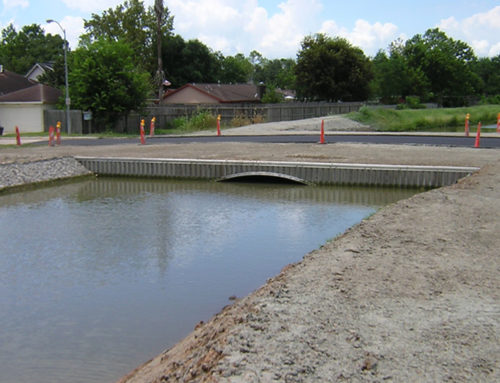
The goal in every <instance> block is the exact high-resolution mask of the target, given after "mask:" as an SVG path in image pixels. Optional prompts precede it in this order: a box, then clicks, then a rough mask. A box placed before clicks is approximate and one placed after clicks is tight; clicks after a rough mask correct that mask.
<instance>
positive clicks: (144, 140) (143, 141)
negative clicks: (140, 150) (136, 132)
mask: <svg viewBox="0 0 500 383" xmlns="http://www.w3.org/2000/svg"><path fill="white" fill-rule="evenodd" d="M141 144H142V145H144V144H146V137H144V120H141Z"/></svg>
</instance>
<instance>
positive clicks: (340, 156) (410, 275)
mask: <svg viewBox="0 0 500 383" xmlns="http://www.w3.org/2000/svg"><path fill="white" fill-rule="evenodd" d="M65 155H100V156H127V157H134V156H137V157H171V158H219V159H267V160H293V161H297V160H301V161H308V160H309V161H328V162H355V163H389V164H414V165H466V166H480V167H481V168H482V169H481V171H480V172H478V173H476V174H474V175H473V176H471V177H469V178H467V179H464V180H462V181H461V182H459V183H457V184H456V185H453V186H450V187H446V188H441V189H436V190H432V191H429V192H426V193H422V194H419V195H416V196H414V197H412V198H410V199H408V200H404V201H400V202H398V203H395V204H392V205H390V206H387V207H385V208H383V209H381V210H380V211H379V212H377V213H376V214H374V215H372V216H371V217H369V218H368V219H366V220H364V221H363V222H361V223H360V224H359V225H357V226H355V227H353V228H351V229H349V230H348V231H347V232H346V233H344V234H343V235H342V236H340V237H338V238H336V239H335V240H332V241H331V242H328V243H326V244H325V245H324V246H323V247H322V248H320V249H318V250H316V251H314V252H312V253H310V254H308V255H306V256H305V257H304V259H303V261H301V262H299V263H297V264H294V265H289V266H287V267H285V268H284V269H283V271H282V272H281V273H280V274H279V275H278V276H276V277H274V278H272V279H270V280H269V281H268V283H267V284H266V285H264V286H263V287H261V288H260V289H259V290H257V291H256V292H254V293H253V294H251V295H249V296H248V297H245V298H243V299H240V300H237V301H236V302H235V303H233V304H232V305H231V306H228V307H226V308H225V309H224V310H222V311H221V312H220V313H219V314H217V315H216V316H215V317H214V318H212V319H211V320H210V321H209V322H208V323H206V324H200V325H199V326H197V328H196V329H195V330H194V331H193V333H191V334H190V335H189V336H188V337H187V338H185V339H184V340H183V341H181V342H180V343H178V344H177V345H176V346H174V347H173V348H171V349H170V350H167V351H165V352H163V353H162V354H161V355H159V356H158V357H156V358H154V359H153V360H152V361H150V362H147V363H146V364H145V365H143V366H141V367H140V368H138V369H137V370H135V371H133V372H131V373H130V374H129V375H128V376H127V377H124V378H123V379H122V380H121V381H120V382H187V381H193V382H273V381H276V382H341V381H349V382H385V381H387V382H391V381H394V382H417V381H418V382H421V381H425V382H435V381H453V382H471V381H474V382H479V381H481V382H497V381H500V360H499V359H500V331H499V330H500V323H499V322H500V283H499V277H498V275H499V272H500V259H499V255H500V250H499V249H500V236H499V235H498V233H500V220H499V218H498V217H499V216H500V151H499V150H486V149H466V148H437V147H424V146H388V145H359V144H334V145H309V144H279V145H276V144H186V145H180V144H175V145H154V144H153V145H146V146H140V145H126V146H113V147H64V146H62V147H59V148H47V147H44V148H38V147H31V148H28V147H27V148H3V149H2V148H0V161H1V162H12V161H31V160H34V159H40V158H50V157H54V156H65ZM131 367H132V366H131Z"/></svg>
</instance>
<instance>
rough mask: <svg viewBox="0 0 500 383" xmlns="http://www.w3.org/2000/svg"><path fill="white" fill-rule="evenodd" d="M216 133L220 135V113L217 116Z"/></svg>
mask: <svg viewBox="0 0 500 383" xmlns="http://www.w3.org/2000/svg"><path fill="white" fill-rule="evenodd" d="M217 135H218V136H220V114H219V115H218V116H217Z"/></svg>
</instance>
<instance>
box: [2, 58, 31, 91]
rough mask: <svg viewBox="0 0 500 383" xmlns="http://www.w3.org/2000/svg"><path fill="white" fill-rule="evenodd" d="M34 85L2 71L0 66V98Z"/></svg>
mask: <svg viewBox="0 0 500 383" xmlns="http://www.w3.org/2000/svg"><path fill="white" fill-rule="evenodd" d="M35 84H36V82H34V81H31V80H29V79H27V78H26V77H24V76H22V75H20V74H17V73H14V72H11V71H8V70H6V69H4V67H3V65H0V96H2V95H4V94H7V93H11V92H15V91H16V90H19V89H24V88H29V87H30V86H33V85H35Z"/></svg>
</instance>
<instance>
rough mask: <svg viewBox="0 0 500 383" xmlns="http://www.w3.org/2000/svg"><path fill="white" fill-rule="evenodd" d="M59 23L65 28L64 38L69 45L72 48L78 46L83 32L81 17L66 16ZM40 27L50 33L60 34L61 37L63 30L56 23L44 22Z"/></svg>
mask: <svg viewBox="0 0 500 383" xmlns="http://www.w3.org/2000/svg"><path fill="white" fill-rule="evenodd" d="M59 23H60V24H61V27H63V28H64V29H65V30H66V38H67V39H68V42H69V46H70V48H71V49H73V50H74V49H75V48H76V47H77V46H78V39H79V37H80V35H82V34H83V33H84V28H83V18H81V17H73V16H66V17H65V18H64V19H62V20H61V21H60V22H59ZM42 28H43V29H44V30H45V32H47V33H50V34H51V35H60V36H61V37H63V32H62V31H61V28H59V26H58V25H57V24H56V23H49V24H44V25H43V26H42Z"/></svg>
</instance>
